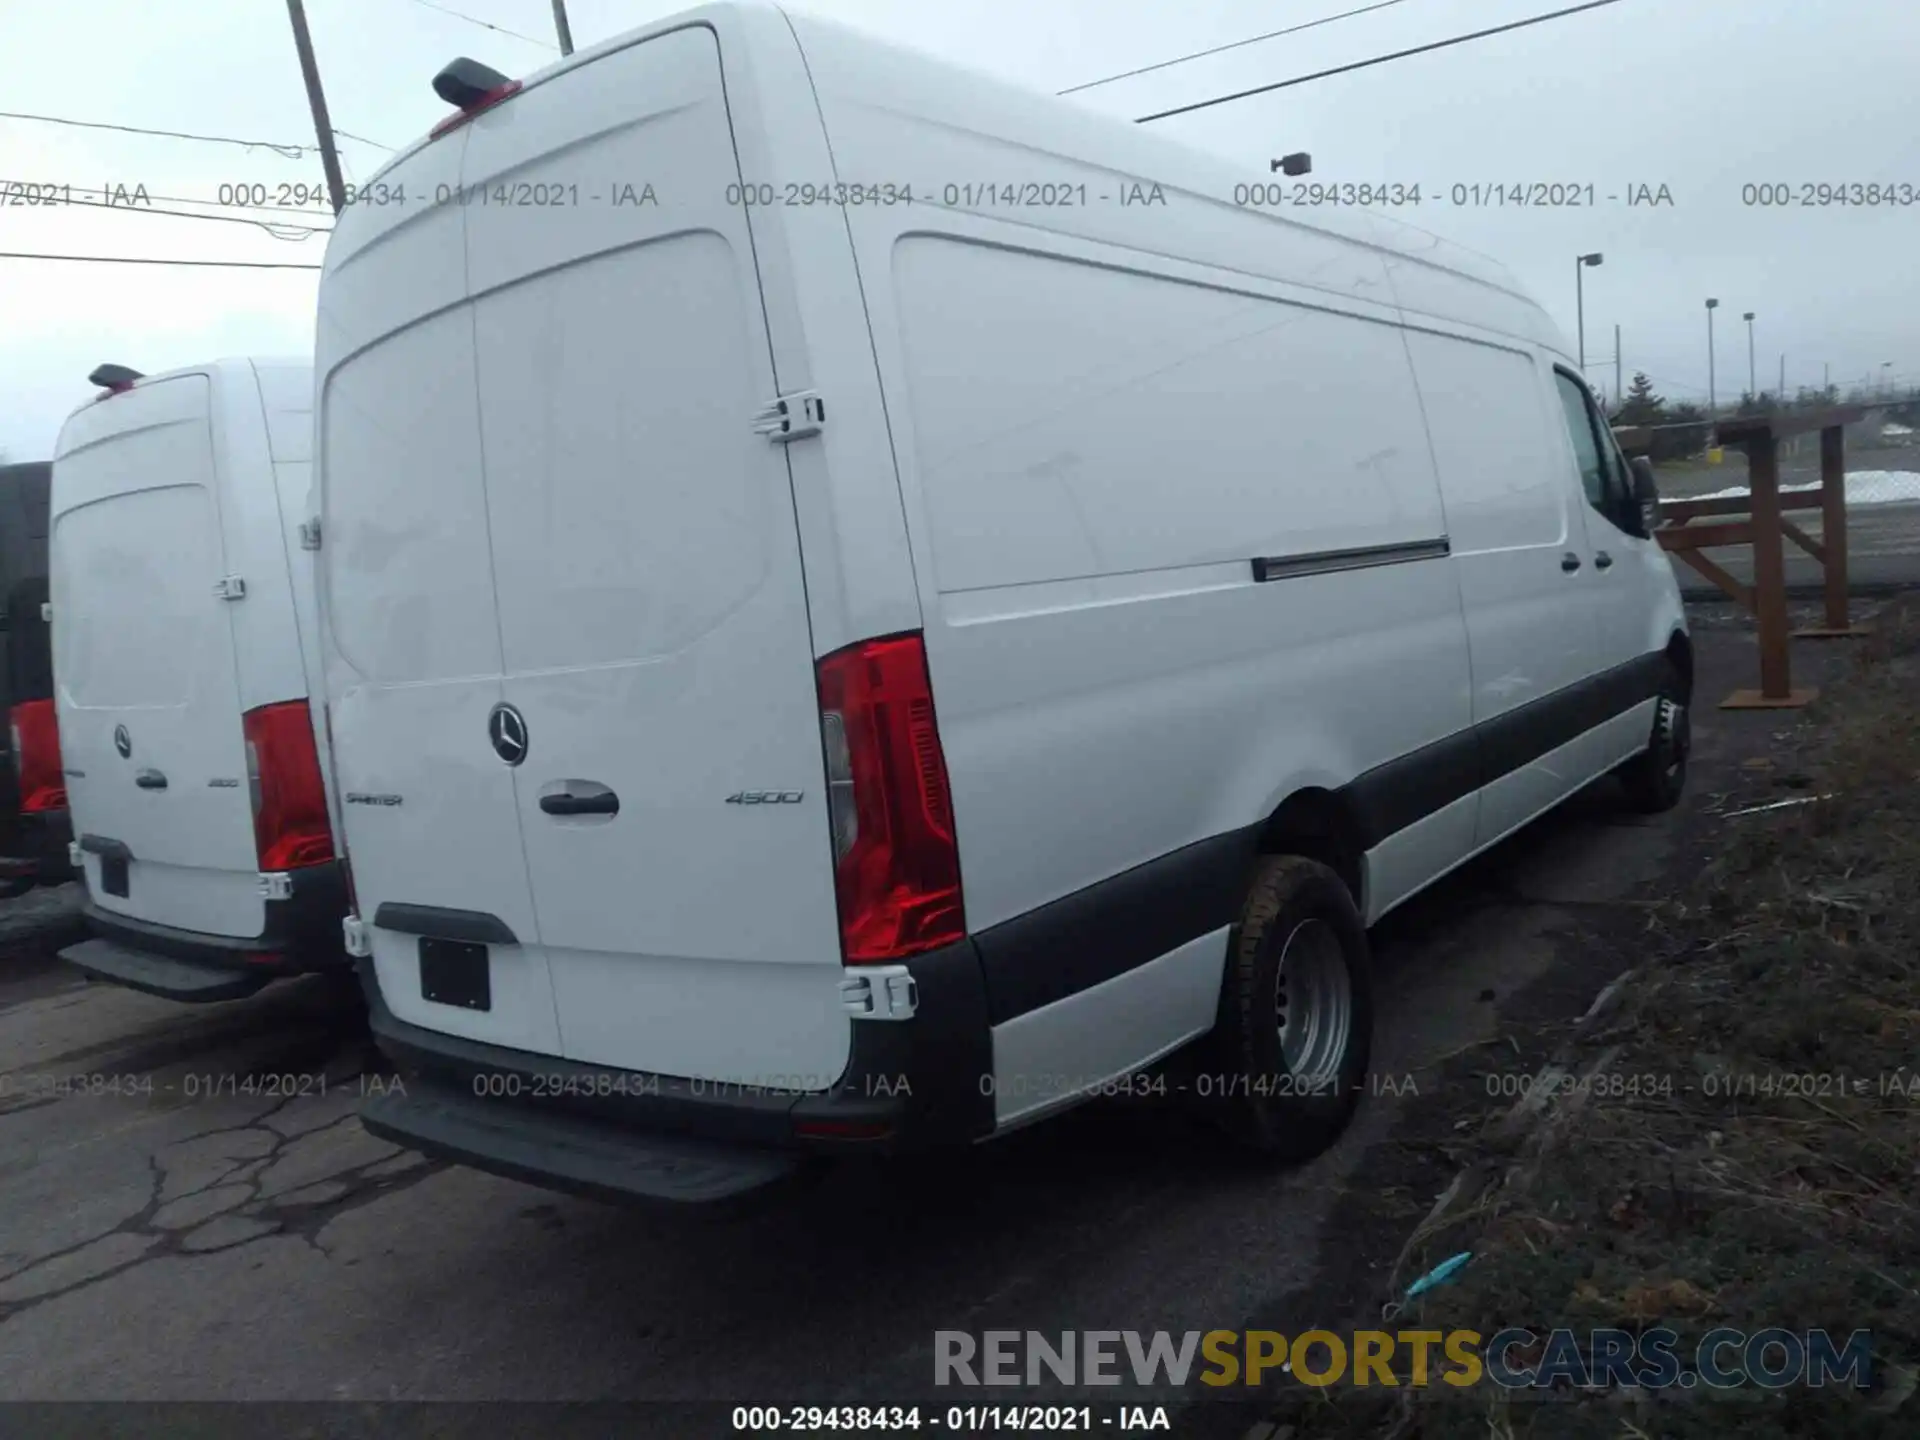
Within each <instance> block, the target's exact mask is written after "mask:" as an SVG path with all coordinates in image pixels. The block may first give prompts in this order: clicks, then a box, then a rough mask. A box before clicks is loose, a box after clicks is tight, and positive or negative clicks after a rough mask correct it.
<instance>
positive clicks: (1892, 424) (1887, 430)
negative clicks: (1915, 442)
mask: <svg viewBox="0 0 1920 1440" xmlns="http://www.w3.org/2000/svg"><path fill="white" fill-rule="evenodd" d="M1880 433H1881V434H1882V435H1911V434H1912V433H1913V431H1912V430H1910V429H1908V428H1907V427H1906V426H1905V425H1902V424H1899V423H1898V422H1897V421H1893V420H1889V421H1888V422H1887V423H1886V424H1884V425H1882V426H1881V427H1880Z"/></svg>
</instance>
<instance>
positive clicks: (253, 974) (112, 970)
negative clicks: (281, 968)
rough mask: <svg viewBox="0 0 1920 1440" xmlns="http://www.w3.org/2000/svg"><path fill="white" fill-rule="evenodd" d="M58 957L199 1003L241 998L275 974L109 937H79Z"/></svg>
mask: <svg viewBox="0 0 1920 1440" xmlns="http://www.w3.org/2000/svg"><path fill="white" fill-rule="evenodd" d="M60 958H61V959H62V960H65V961H66V962H67V963H68V964H69V965H73V966H76V967H77V968H79V969H81V970H84V971H86V972H87V974H89V975H92V976H96V977H97V978H99V979H101V980H111V981H112V982H113V983H114V984H116V985H124V986H126V987H127V988H128V989H129V990H144V991H145V992H146V993H147V994H149V995H159V996H161V997H162V998H164V999H167V1000H184V1001H188V1002H197V1003H201V1004H206V1003H210V1002H212V1001H215V1000H240V999H244V998H245V997H246V996H248V995H251V994H253V992H254V991H256V990H258V989H260V987H261V986H263V985H265V984H267V983H268V982H269V981H271V980H274V979H277V978H278V977H277V975H275V974H273V973H267V974H262V973H260V972H258V971H252V970H236V969H233V968H232V967H230V966H228V967H220V966H214V965H198V964H195V963H194V962H193V961H191V960H174V959H170V958H169V957H167V956H165V955H156V954H154V953H153V952H152V951H151V950H135V949H133V948H131V947H130V946H126V945H121V944H119V943H118V942H116V941H113V940H83V941H81V942H80V943H79V944H78V945H69V946H68V947H67V948H66V949H64V950H62V951H61V952H60Z"/></svg>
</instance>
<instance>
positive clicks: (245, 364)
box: [53, 355, 313, 461]
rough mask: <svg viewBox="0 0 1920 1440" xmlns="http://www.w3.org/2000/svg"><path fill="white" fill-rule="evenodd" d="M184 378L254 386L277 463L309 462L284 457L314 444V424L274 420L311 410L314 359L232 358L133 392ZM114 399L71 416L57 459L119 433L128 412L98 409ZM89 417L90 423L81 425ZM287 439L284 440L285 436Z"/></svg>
mask: <svg viewBox="0 0 1920 1440" xmlns="http://www.w3.org/2000/svg"><path fill="white" fill-rule="evenodd" d="M183 375H204V376H206V377H207V381H208V383H209V385H210V387H211V388H212V389H213V390H216V391H217V390H219V389H222V388H223V387H226V386H231V385H239V384H246V385H254V386H257V387H258V392H259V394H260V396H261V397H262V399H263V400H264V402H265V405H266V410H267V415H268V424H269V428H270V429H271V430H273V431H274V432H275V434H274V444H273V450H274V457H273V458H274V459H275V460H287V459H297V460H304V459H306V458H307V457H306V455H305V454H293V453H282V452H283V450H284V451H288V452H291V451H292V450H294V449H301V450H304V449H306V448H307V447H308V446H309V444H310V442H309V440H308V439H307V438H306V433H307V432H309V431H311V429H312V426H311V424H310V423H308V424H301V423H299V422H298V421H294V422H292V423H287V422H285V421H282V422H281V423H279V424H276V423H275V421H274V417H275V416H304V415H307V414H310V413H311V411H312V409H313V361H312V359H311V358H310V357H304V356H293V355H259V356H229V357H226V358H223V359H219V360H208V361H205V362H203V363H201V364H198V365H182V366H180V367H178V368H177V369H173V370H163V371H160V372H159V373H157V374H153V375H142V376H141V377H140V378H139V379H138V380H136V381H135V382H134V383H133V388H134V389H145V388H146V387H147V386H150V385H156V384H158V383H159V382H160V381H162V380H174V379H178V378H179V377H181V376H183ZM113 398H116V397H115V396H113V395H112V394H111V393H102V394H99V395H96V396H94V397H92V398H91V399H88V400H84V401H82V402H81V403H80V404H79V405H76V406H75V407H74V408H73V410H72V411H71V412H70V413H69V414H68V416H67V418H66V421H65V422H64V423H63V424H62V425H61V427H60V438H59V439H58V440H57V441H56V442H55V443H54V450H53V458H54V459H55V460H56V461H57V460H59V459H60V458H61V457H62V456H65V455H68V454H71V453H72V452H73V451H75V450H77V449H80V448H81V447H82V446H84V445H90V444H93V443H95V442H96V441H99V440H103V439H105V438H106V437H107V436H109V435H112V434H115V433H117V432H118V431H119V430H121V429H122V428H124V427H122V426H119V425H116V424H115V423H114V418H115V416H116V415H119V414H124V413H126V412H125V411H117V410H114V409H111V408H108V409H100V408H98V407H99V406H100V405H101V403H102V402H103V401H106V400H109V399H113ZM82 416H85V417H86V420H85V421H84V422H82V421H81V417H82ZM282 432H284V434H285V436H286V440H285V443H284V444H283V443H282V441H281V438H280V436H281V433H282Z"/></svg>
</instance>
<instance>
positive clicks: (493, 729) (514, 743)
mask: <svg viewBox="0 0 1920 1440" xmlns="http://www.w3.org/2000/svg"><path fill="white" fill-rule="evenodd" d="M487 739H488V740H490V741H492V742H493V753H494V754H496V755H498V756H499V757H500V758H501V759H502V760H504V761H506V762H507V764H509V765H518V764H519V763H520V762H521V761H522V760H524V759H526V758H527V720H526V717H525V716H524V715H522V714H521V713H520V712H519V711H518V710H516V709H514V708H513V706H511V705H507V704H504V703H503V704H499V705H496V706H494V707H493V709H492V710H491V711H489V712H488V714H487Z"/></svg>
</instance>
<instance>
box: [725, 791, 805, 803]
mask: <svg viewBox="0 0 1920 1440" xmlns="http://www.w3.org/2000/svg"><path fill="white" fill-rule="evenodd" d="M806 793H807V792H806V791H804V790H736V791H734V792H733V794H731V795H729V796H727V804H729V805H798V804H799V803H800V801H801V799H802V798H803V797H804V796H805V795H806Z"/></svg>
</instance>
